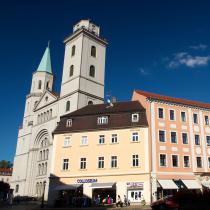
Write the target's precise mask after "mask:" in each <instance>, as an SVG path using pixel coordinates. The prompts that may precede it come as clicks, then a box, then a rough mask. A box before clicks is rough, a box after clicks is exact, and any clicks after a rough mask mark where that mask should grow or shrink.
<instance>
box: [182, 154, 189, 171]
mask: <svg viewBox="0 0 210 210" xmlns="http://www.w3.org/2000/svg"><path fill="white" fill-rule="evenodd" d="M184 157H188V158H189V166H188V167H186V166H185V165H184ZM183 168H191V163H190V156H189V155H183Z"/></svg>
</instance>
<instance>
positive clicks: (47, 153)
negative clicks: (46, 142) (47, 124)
mask: <svg viewBox="0 0 210 210" xmlns="http://www.w3.org/2000/svg"><path fill="white" fill-rule="evenodd" d="M48 156H49V149H47V150H46V160H48Z"/></svg>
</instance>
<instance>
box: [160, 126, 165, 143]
mask: <svg viewBox="0 0 210 210" xmlns="http://www.w3.org/2000/svg"><path fill="white" fill-rule="evenodd" d="M160 131H164V134H165V135H164V136H165V141H160V135H159V133H160ZM158 142H159V143H166V130H162V129H159V130H158Z"/></svg>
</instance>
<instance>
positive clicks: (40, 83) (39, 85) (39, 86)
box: [38, 80, 42, 90]
mask: <svg viewBox="0 0 210 210" xmlns="http://www.w3.org/2000/svg"><path fill="white" fill-rule="evenodd" d="M41 88H42V81H41V80H39V84H38V89H39V90H40V89H41Z"/></svg>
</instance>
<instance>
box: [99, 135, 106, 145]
mask: <svg viewBox="0 0 210 210" xmlns="http://www.w3.org/2000/svg"><path fill="white" fill-rule="evenodd" d="M98 143H99V144H105V136H104V135H100V136H99V142H98Z"/></svg>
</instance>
